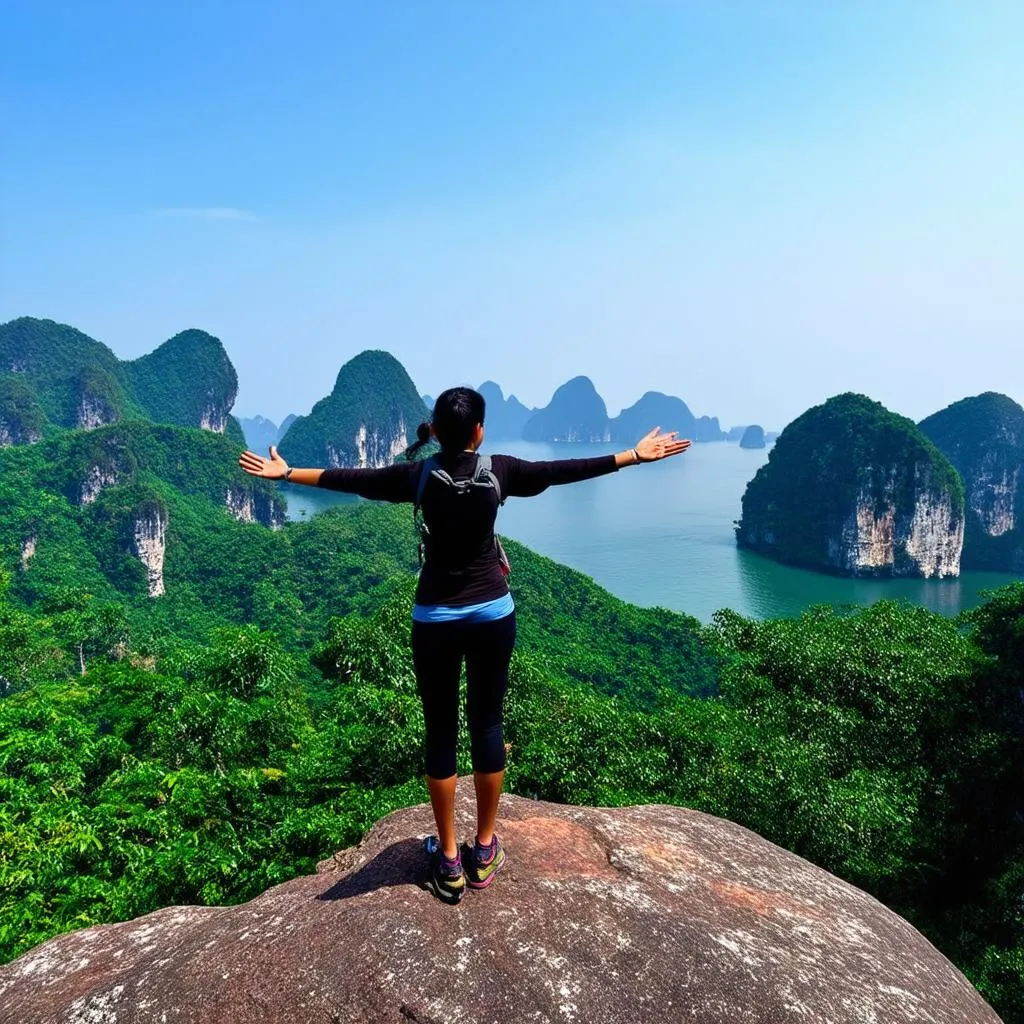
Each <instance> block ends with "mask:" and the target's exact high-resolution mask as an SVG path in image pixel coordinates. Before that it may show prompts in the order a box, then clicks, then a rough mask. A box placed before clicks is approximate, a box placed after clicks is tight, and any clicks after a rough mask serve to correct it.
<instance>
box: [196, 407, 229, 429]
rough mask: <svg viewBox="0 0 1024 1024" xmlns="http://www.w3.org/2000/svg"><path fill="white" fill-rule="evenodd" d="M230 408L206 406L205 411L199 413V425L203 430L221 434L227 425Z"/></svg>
mask: <svg viewBox="0 0 1024 1024" xmlns="http://www.w3.org/2000/svg"><path fill="white" fill-rule="evenodd" d="M229 410H230V407H228V408H227V409H225V408H224V407H223V406H207V407H206V409H204V410H203V412H202V413H200V417H199V425H200V428H201V429H203V430H212V431H213V432H214V433H215V434H222V433H223V432H224V427H225V426H226V425H227V414H228V411H229Z"/></svg>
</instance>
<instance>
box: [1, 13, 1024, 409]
mask: <svg viewBox="0 0 1024 1024" xmlns="http://www.w3.org/2000/svg"><path fill="white" fill-rule="evenodd" d="M0 14H2V18H3V24H4V31H3V34H2V38H0V119H2V122H0V128H2V137H3V139H4V146H3V157H2V159H0V232H2V234H0V320H7V319H10V318H12V317H15V316H20V315H32V316H43V317H50V318H53V319H55V320H59V321H62V322H65V323H70V324H73V325H74V326H76V327H78V328H79V329H81V330H83V331H85V332H86V333H87V334H90V335H92V336H93V337H95V338H98V339H99V340H101V341H104V342H105V343H106V344H108V345H109V346H110V347H111V348H112V349H113V350H114V351H115V352H116V353H117V354H118V355H119V356H121V357H122V358H131V357H134V356H137V355H140V354H142V353H143V352H146V351H150V350H151V349H153V348H154V347H156V345H158V344H159V343H160V342H161V341H163V340H164V339H166V338H167V337H169V336H170V335H172V334H174V333H176V332H177V331H179V330H182V329H184V328H186V327H201V328H203V329H205V330H208V331H210V332H211V333H213V334H216V335H217V336H218V337H220V338H221V339H222V341H223V342H224V344H225V346H226V348H227V350H228V353H229V354H230V356H231V358H232V360H233V362H234V363H235V366H236V367H237V369H238V372H239V378H240V391H239V397H238V401H237V403H236V406H235V411H236V412H237V413H239V414H241V415H254V414H256V413H262V414H264V415H267V416H269V417H271V418H272V419H275V420H278V421H279V420H280V419H281V418H283V417H284V415H286V414H287V413H289V412H299V413H303V412H307V411H308V410H309V408H310V407H311V406H312V404H313V402H315V401H316V400H317V399H318V398H319V397H321V396H322V395H324V394H326V393H327V392H328V391H329V390H330V388H331V387H332V386H333V382H334V378H335V376H336V374H337V371H338V368H339V367H340V366H341V364H342V363H343V362H345V361H346V360H347V359H349V358H351V357H352V356H353V355H355V354H356V353H357V352H359V351H361V350H362V349H365V348H384V349H387V350H388V351H390V352H392V353H393V354H394V355H396V356H397V357H398V358H399V359H400V360H401V361H402V362H403V363H404V364H405V366H406V368H407V369H408V370H409V372H410V373H411V375H412V377H413V379H414V380H415V381H416V383H417V385H418V386H419V387H420V389H421V390H422V391H427V392H430V393H435V394H436V393H437V391H439V390H441V389H442V388H444V387H446V386H448V385H450V384H453V383H462V382H468V383H471V384H477V383H479V382H480V381H482V380H483V379H485V378H492V379H495V380H497V381H498V382H499V383H501V384H502V386H503V387H504V388H505V390H506V392H508V391H512V392H515V393H516V394H517V395H519V397H520V398H521V399H522V400H523V401H525V402H527V404H531V405H542V404H544V403H546V402H547V400H548V398H549V397H550V395H551V392H552V391H553V390H554V388H555V387H556V386H557V385H559V384H560V383H562V382H564V381H565V380H566V379H568V378H569V377H571V376H574V375H576V374H577V373H585V374H587V375H588V376H590V377H591V378H592V379H593V380H594V382H595V384H596V385H597V388H598V390H599V391H600V392H601V393H602V394H603V395H604V396H605V398H606V399H607V401H608V405H609V409H610V411H611V412H612V413H613V414H614V413H616V412H618V410H619V409H620V408H621V407H622V406H623V405H626V404H630V403H631V402H633V401H634V400H635V399H636V398H638V397H639V395H640V394H641V393H642V392H643V391H646V390H651V389H656V390H662V391H667V392H669V393H673V394H678V395H680V396H681V397H683V398H684V399H686V401H687V402H688V403H689V404H690V405H691V407H692V408H693V409H694V411H695V412H698V413H708V414H712V415H718V416H719V417H720V418H721V419H722V421H723V423H725V424H727V425H728V424H732V423H746V422H761V423H764V424H766V425H768V426H770V427H780V426H782V425H784V424H785V423H786V422H787V421H788V420H790V419H792V418H793V417H794V416H796V415H797V414H799V413H800V412H801V411H802V410H803V409H805V408H806V407H808V406H809V405H812V404H815V403H817V402H820V401H822V400H823V399H824V398H826V397H828V396H829V395H831V394H835V393H837V392H839V391H844V390H857V391H863V392H865V393H867V394H869V395H871V396H872V397H874V398H877V399H879V400H880V401H883V402H885V403H886V404H887V405H889V406H890V407H891V408H893V409H895V410H897V411H899V412H902V413H905V414H906V415H910V416H913V417H915V418H921V417H923V416H924V415H926V414H928V413H929V412H932V411H934V410H935V409H937V408H940V407H941V406H943V405H945V404H948V403H949V402H951V401H954V400H956V399H958V398H961V397H963V396H964V395H967V394H976V393H978V392H980V391H984V390H990V389H995V390H1000V391H1004V392H1005V393H1007V394H1010V395H1011V396H1012V397H1014V398H1016V399H1017V400H1018V401H1024V184H1022V183H1024V5H1022V4H1020V3H1016V2H1004V3H995V2H986V0H972V2H966V0H961V2H956V3H952V2H943V0H933V2H927V3H926V2H918V0H901V2H899V3H892V2H888V3H874V2H871V0H859V2H857V3H839V2H837V3H821V2H820V0H818V2H813V3H810V2H809V3H803V2H796V0H792V2H782V0H774V2H772V0H761V2H756V3H755V2H749V3H741V2H729V0H723V2H720V3H719V2H714V3H713V2H711V0H699V2H698V0H691V2H685V0H675V2H673V0H631V2H626V0H621V2H617V3H610V2H601V0H594V2H586V3H584V2H574V3H568V2H563V3H559V2H545V3H540V2H537V3H532V2H528V3H524V4H516V5H512V4H507V5H490V4H480V3H478V2H477V3H465V4H462V3H445V2H442V0H438V2H436V3H433V4H414V3H412V2H403V3H397V2H395V3H381V4H356V3H354V2H342V0H338V2H331V3H313V2H304V0H293V2H290V3H288V4H285V3H283V2H278V3H261V2H258V0H247V2H241V0H238V2H233V3H224V2H217V0H208V2H204V3H193V2H180V0H179V2H177V3H175V4H173V5H171V4H162V5H157V4H138V3H127V2H117V3H115V2H107V3H102V2H91V0H79V2H77V3H69V2H64V3H60V4H57V3H51V2H49V0H32V2H21V0H0Z"/></svg>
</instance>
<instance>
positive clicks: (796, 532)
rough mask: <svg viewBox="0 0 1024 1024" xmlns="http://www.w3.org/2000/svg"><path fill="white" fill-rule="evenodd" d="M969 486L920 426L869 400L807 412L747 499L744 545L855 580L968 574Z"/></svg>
mask: <svg viewBox="0 0 1024 1024" xmlns="http://www.w3.org/2000/svg"><path fill="white" fill-rule="evenodd" d="M963 507H964V503H963V487H962V484H961V481H960V479H959V477H958V476H957V473H956V470H955V469H954V468H953V467H952V466H951V465H950V464H949V462H948V461H947V460H946V459H945V458H944V457H943V456H942V454H941V453H940V452H939V451H938V450H937V449H936V448H935V447H934V446H933V445H932V444H931V443H930V442H929V441H928V439H927V438H926V437H924V435H923V434H921V432H920V431H919V430H918V428H917V427H916V426H915V425H914V424H913V423H912V422H911V421H910V420H907V419H905V418H904V417H902V416H896V415H894V414H893V413H890V412H889V411H888V410H886V409H884V408H883V407H882V406H881V405H880V404H879V403H877V402H872V401H871V400H870V399H868V398H865V397H864V396H863V395H840V396H837V397H836V398H833V399H830V400H829V401H828V402H826V403H825V404H824V405H821V406H817V407H815V408H814V409H811V410H808V412H806V413H804V414H803V416H800V417H799V418H798V419H797V420H795V421H794V422H793V423H791V424H790V425H789V426H788V427H787V428H786V429H785V430H784V431H783V432H782V434H781V435H780V436H779V438H778V440H777V442H776V444H775V446H774V447H773V448H772V450H771V453H770V454H769V457H768V463H767V464H766V465H764V466H762V467H761V468H760V469H759V470H758V472H757V475H756V476H755V477H754V479H753V480H752V481H751V482H750V483H749V484H748V485H747V490H746V493H745V494H744V496H743V517H742V519H741V521H740V523H739V526H738V527H737V532H736V538H737V542H738V543H739V544H740V545H741V546H744V547H750V548H753V549H754V550H756V551H759V552H761V553H763V554H766V555H769V556H771V557H774V558H777V559H778V560H780V561H783V562H788V563H790V564H794V565H800V566H804V567H807V568H811V569H819V570H824V571H827V572H833V573H839V574H842V575H853V576H914V577H922V578H925V579H929V578H941V577H946V576H956V575H958V574H959V572H960V555H961V551H962V550H963V547H964V536H965V532H964V530H965V527H964V513H963Z"/></svg>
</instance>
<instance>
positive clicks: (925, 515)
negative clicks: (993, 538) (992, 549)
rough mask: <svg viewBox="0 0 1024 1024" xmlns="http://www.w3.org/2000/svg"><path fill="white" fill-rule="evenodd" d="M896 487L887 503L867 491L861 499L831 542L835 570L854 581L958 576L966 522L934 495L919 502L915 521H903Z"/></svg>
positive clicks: (905, 517)
mask: <svg viewBox="0 0 1024 1024" xmlns="http://www.w3.org/2000/svg"><path fill="white" fill-rule="evenodd" d="M894 484H895V481H893V485H892V486H891V487H890V489H889V490H888V491H887V492H886V494H885V496H884V497H883V498H882V500H881V502H879V500H878V499H877V498H876V497H875V496H873V495H871V494H870V493H868V492H866V491H862V492H860V493H859V494H858V495H857V501H856V504H855V507H854V508H853V509H852V510H851V512H850V514H849V516H848V517H847V519H846V522H844V523H843V528H842V531H841V533H840V535H839V537H830V538H829V540H828V553H829V561H830V563H831V565H832V566H833V567H834V568H836V569H839V570H840V571H841V572H843V573H845V574H848V575H851V576H865V575H875V574H879V573H886V574H888V573H890V572H891V574H892V575H895V576H922V577H924V578H925V579H932V578H938V579H941V578H943V577H947V576H958V575H959V574H960V552H961V550H962V548H963V543H964V523H963V517H962V516H956V515H955V513H954V511H953V508H952V505H951V503H950V502H949V501H948V500H942V499H941V498H939V499H937V498H936V497H935V496H934V495H929V494H928V493H924V494H922V495H921V496H920V497H919V498H918V499H917V501H915V503H914V505H913V511H912V513H911V514H910V515H909V516H906V515H904V516H901V515H899V514H898V509H897V504H896V499H895V495H894V494H893V487H894Z"/></svg>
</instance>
